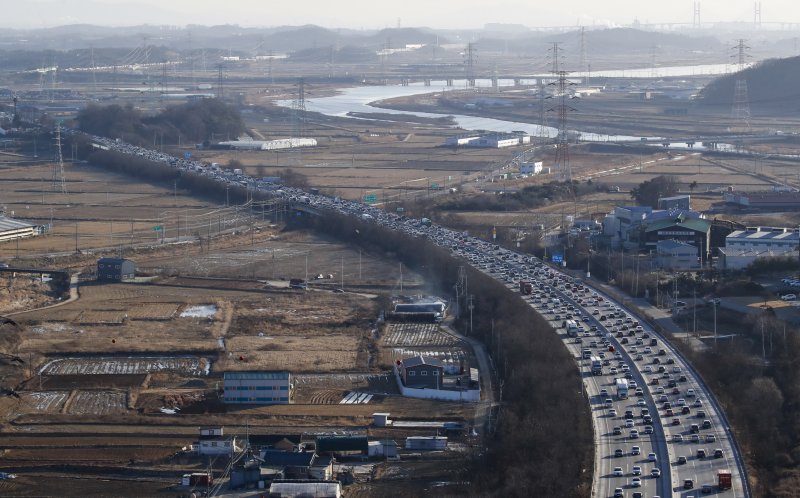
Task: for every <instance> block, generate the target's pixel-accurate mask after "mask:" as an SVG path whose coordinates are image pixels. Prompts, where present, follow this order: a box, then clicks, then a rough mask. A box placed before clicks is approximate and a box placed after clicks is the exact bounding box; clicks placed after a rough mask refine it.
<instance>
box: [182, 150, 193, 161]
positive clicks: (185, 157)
mask: <svg viewBox="0 0 800 498" xmlns="http://www.w3.org/2000/svg"><path fill="white" fill-rule="evenodd" d="M183 158H184V159H186V160H189V159H191V158H192V153H191V152H184V153H183Z"/></svg>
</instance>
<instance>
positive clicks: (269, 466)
mask: <svg viewBox="0 0 800 498" xmlns="http://www.w3.org/2000/svg"><path fill="white" fill-rule="evenodd" d="M261 460H262V462H261V468H262V474H264V475H266V476H269V477H273V478H277V476H285V477H286V478H288V479H308V476H309V471H310V469H311V463H312V462H313V460H314V452H311V451H307V452H289V451H278V450H270V449H265V450H261Z"/></svg>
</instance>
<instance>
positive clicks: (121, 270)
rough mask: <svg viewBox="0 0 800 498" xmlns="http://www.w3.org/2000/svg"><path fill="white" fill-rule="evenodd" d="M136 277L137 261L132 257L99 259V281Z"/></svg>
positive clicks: (123, 279)
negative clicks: (131, 258) (132, 259)
mask: <svg viewBox="0 0 800 498" xmlns="http://www.w3.org/2000/svg"><path fill="white" fill-rule="evenodd" d="M135 277H136V263H134V262H133V261H131V260H130V259H122V258H100V259H98V260H97V281H98V282H124V281H126V280H133V279H134V278H135Z"/></svg>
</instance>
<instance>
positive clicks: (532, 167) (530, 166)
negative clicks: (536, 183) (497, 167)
mask: <svg viewBox="0 0 800 498" xmlns="http://www.w3.org/2000/svg"><path fill="white" fill-rule="evenodd" d="M543 165H544V163H543V162H542V161H537V162H534V163H521V164H520V165H519V173H520V174H521V175H538V174H539V173H541V172H542V169H543V167H544V166H543Z"/></svg>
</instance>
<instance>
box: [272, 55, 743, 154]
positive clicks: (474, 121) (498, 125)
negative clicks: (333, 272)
mask: <svg viewBox="0 0 800 498" xmlns="http://www.w3.org/2000/svg"><path fill="white" fill-rule="evenodd" d="M732 68H733V66H731V65H730V64H707V65H699V66H671V67H661V68H654V69H651V68H646V69H619V70H609V71H596V72H593V73H592V74H591V76H592V77H604V78H649V77H653V78H661V77H665V76H669V77H680V76H699V75H715V74H725V73H727V72H730V71H731V70H732ZM535 78H546V79H551V78H552V75H544V74H543V75H534V79H527V80H525V79H523V80H522V81H521V82H522V84H535V83H536V82H537V80H536V79H535ZM578 79H580V78H578ZM475 83H476V86H477V87H489V86H491V81H490V80H488V79H479V80H476V82H475ZM513 84H514V81H513V80H499V81H498V85H499V86H512V85H513ZM465 87H466V81H465V80H455V81H454V82H453V86H450V87H448V86H446V84H445V82H444V81H436V80H434V81H432V82H431V85H430V86H425V85H424V84H423V83H422V82H419V83H412V84H410V85H408V86H400V85H387V86H359V87H352V88H345V89H342V90H341V92H340V93H339V94H337V95H333V96H330V97H319V98H310V99H306V110H308V111H311V112H319V113H321V114H325V115H328V116H339V117H344V116H347V115H348V114H349V113H383V114H412V115H415V116H421V117H428V118H441V117H443V116H450V117H451V118H452V119H453V121H454V122H455V126H456V127H457V128H461V129H463V130H483V131H493V132H510V131H524V132H526V133H528V134H530V135H534V136H540V137H554V136H556V134H557V130H556V129H555V128H552V127H547V126H541V125H537V124H531V123H519V122H515V121H506V120H501V119H492V118H482V117H476V116H467V115H461V114H438V113H430V112H417V111H400V110H395V109H385V108H380V107H375V106H373V105H371V104H372V103H376V102H379V101H381V100H385V99H393V98H397V97H408V96H411V95H420V94H426V93H439V92H447V91H453V90H456V89H463V88H465ZM279 104H280V105H283V106H286V107H290V106H291V101H282V102H279ZM575 132H576V133H579V134H580V138H581V140H583V141H598V142H599V141H602V142H606V141H615V142H618V141H635V140H639V139H640V137H632V136H625V135H604V134H598V133H586V132H582V131H579V130H575Z"/></svg>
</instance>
